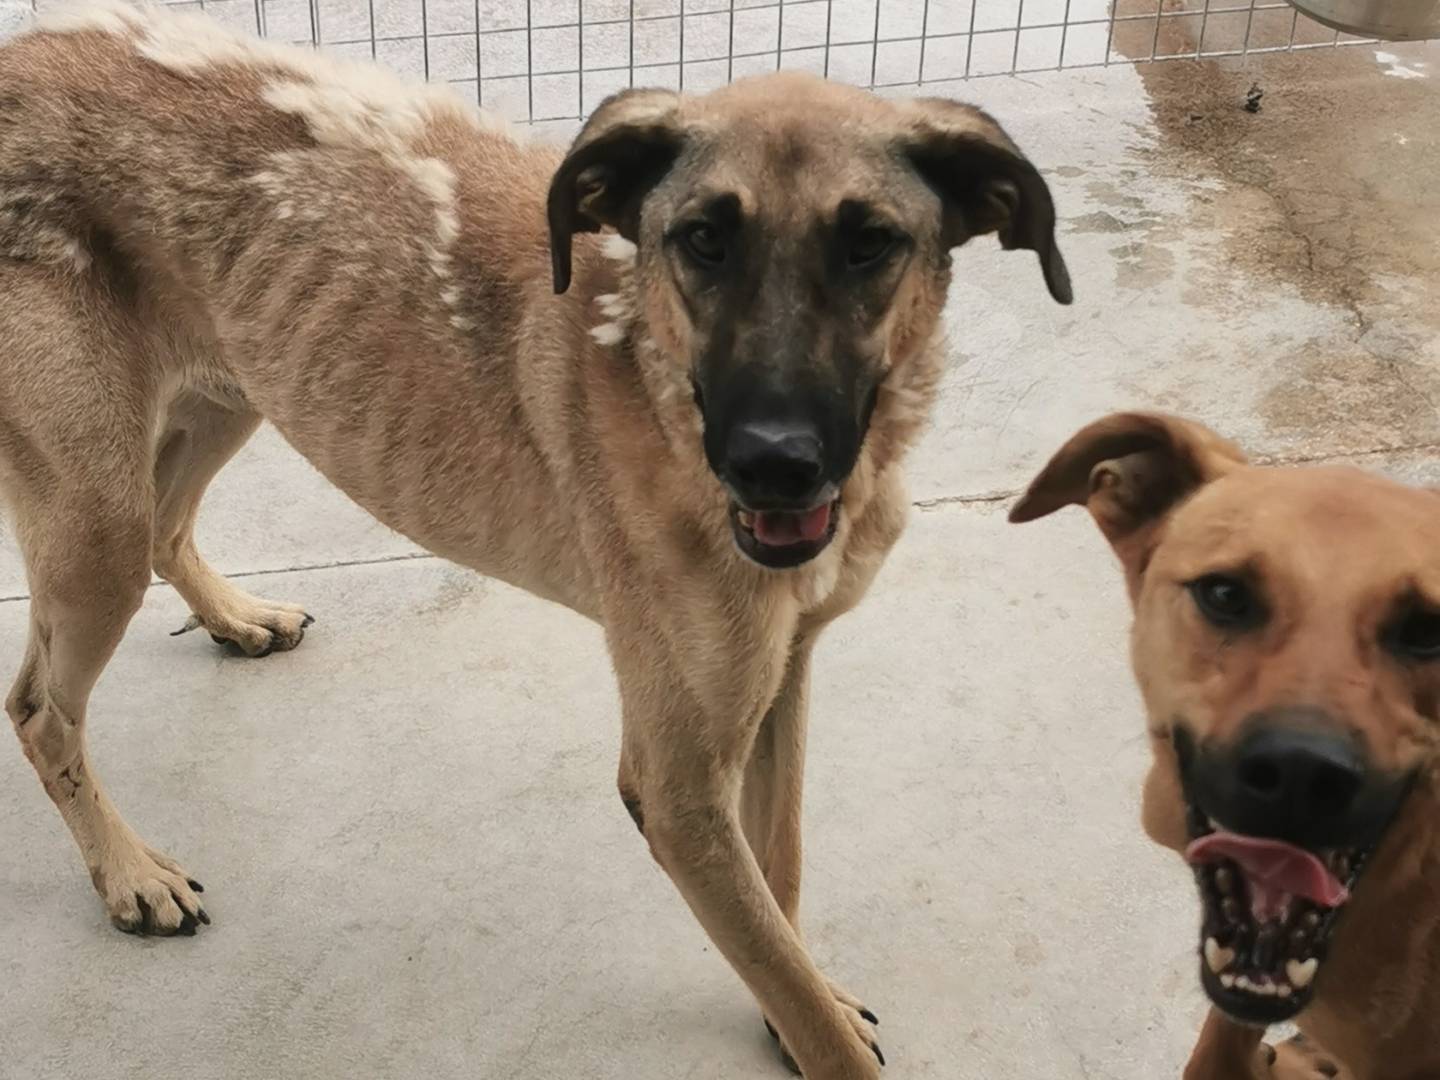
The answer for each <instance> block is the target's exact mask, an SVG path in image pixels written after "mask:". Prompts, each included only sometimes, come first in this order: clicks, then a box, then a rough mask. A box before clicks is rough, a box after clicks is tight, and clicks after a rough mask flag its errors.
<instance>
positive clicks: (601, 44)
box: [31, 0, 1370, 123]
mask: <svg viewBox="0 0 1440 1080" xmlns="http://www.w3.org/2000/svg"><path fill="white" fill-rule="evenodd" d="M31 3H32V6H35V7H37V9H38V10H41V11H43V10H45V7H46V0H31ZM172 4H173V6H175V7H178V8H194V9H201V10H204V11H206V12H207V13H208V14H210V15H211V16H212V17H214V18H217V19H219V20H220V21H221V22H223V23H226V24H228V25H230V26H233V27H236V28H238V29H241V30H246V31H248V32H251V33H257V34H259V35H261V36H263V37H269V38H276V39H282V40H289V41H292V42H296V43H302V44H310V45H316V46H319V47H322V48H324V49H326V50H328V51H332V52H335V53H337V54H340V55H348V56H351V57H369V58H374V59H376V60H379V61H381V62H382V63H384V64H386V65H387V66H389V67H392V68H394V69H396V70H398V71H400V72H402V73H405V74H411V75H416V76H420V77H423V78H426V79H435V80H443V81H446V82H450V83H454V84H456V85H457V87H459V88H460V89H462V90H463V91H465V92H468V93H472V94H474V95H475V98H476V100H477V101H478V102H479V103H480V104H481V105H483V106H485V107H486V108H489V109H492V110H494V111H496V112H498V113H500V114H502V115H505V116H507V117H509V118H510V119H512V120H517V121H521V122H532V123H543V122H547V121H573V120H576V119H579V118H581V117H583V116H585V115H586V114H588V113H589V112H590V110H592V109H593V108H594V107H595V106H596V105H598V104H599V102H600V101H601V100H602V99H603V98H604V97H605V96H606V95H608V94H610V93H612V92H613V91H615V90H618V89H621V88H623V87H626V86H635V85H647V86H669V87H673V88H677V89H686V90H697V91H698V90H706V89H710V88H712V87H715V86H719V85H723V84H724V83H726V82H729V81H730V80H732V79H735V78H738V77H740V76H743V75H750V74H755V73H759V72H764V71H773V70H775V69H777V68H798V69H804V70H809V71H813V72H816V73H818V74H822V75H825V76H826V77H828V78H832V79H838V80H841V81H844V82H850V83H855V84H857V85H860V86H868V87H874V88H877V89H878V88H883V87H900V86H917V85H924V84H926V83H934V82H945V81H950V80H957V79H971V78H979V77H983V76H992V75H1014V74H1020V73H1025V72H1040V71H1053V70H1057V69H1064V68H1086V67H1100V66H1108V65H1111V64H1122V63H1138V62H1142V61H1150V60H1167V59H1181V58H1189V59H1206V58H1211V57H1225V56H1245V55H1248V54H1251V53H1268V52H1277V51H1291V50H1297V49H1316V48H1333V47H1337V46H1340V45H1352V44H1363V43H1365V42H1366V41H1368V40H1370V39H1365V38H1357V37H1354V36H1352V35H1349V34H1341V33H1336V32H1335V31H1333V30H1328V29H1326V28H1324V27H1322V26H1320V25H1319V24H1318V23H1315V22H1312V21H1311V20H1309V19H1307V18H1305V17H1304V16H1301V15H1299V14H1298V13H1297V12H1296V11H1295V10H1294V9H1293V8H1292V7H1290V6H1289V4H1287V3H1284V2H1283V0H182V2H174V0H172Z"/></svg>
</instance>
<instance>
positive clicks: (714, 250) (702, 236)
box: [682, 222, 725, 267]
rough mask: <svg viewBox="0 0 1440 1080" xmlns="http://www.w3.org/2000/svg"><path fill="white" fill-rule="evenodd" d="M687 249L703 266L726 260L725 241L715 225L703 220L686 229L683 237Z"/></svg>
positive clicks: (716, 264) (718, 263)
mask: <svg viewBox="0 0 1440 1080" xmlns="http://www.w3.org/2000/svg"><path fill="white" fill-rule="evenodd" d="M682 239H683V242H684V245H685V250H686V251H687V252H688V253H689V254H690V257H691V258H692V259H694V260H695V261H696V262H697V263H699V264H700V265H701V266H707V267H713V266H719V265H720V264H721V263H723V262H724V261H725V241H724V240H723V239H721V237H720V231H719V230H718V229H716V228H715V226H713V225H707V224H705V223H704V222H701V223H700V224H698V225H692V226H690V228H688V229H686V230H685V233H684V235H683V237H682Z"/></svg>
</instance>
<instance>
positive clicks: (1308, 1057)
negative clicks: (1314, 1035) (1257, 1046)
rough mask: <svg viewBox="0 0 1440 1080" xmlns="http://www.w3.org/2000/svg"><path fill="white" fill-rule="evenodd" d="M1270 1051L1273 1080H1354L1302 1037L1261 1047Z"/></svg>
mask: <svg viewBox="0 0 1440 1080" xmlns="http://www.w3.org/2000/svg"><path fill="white" fill-rule="evenodd" d="M1266 1050H1269V1051H1270V1061H1271V1063H1270V1071H1269V1073H1268V1074H1262V1075H1268V1076H1269V1077H1271V1078H1272V1080H1354V1077H1353V1075H1352V1074H1351V1073H1350V1072H1349V1071H1348V1070H1347V1069H1345V1068H1344V1067H1342V1066H1341V1064H1340V1063H1339V1062H1338V1061H1336V1060H1335V1059H1334V1058H1333V1057H1331V1056H1330V1055H1329V1054H1327V1053H1326V1052H1325V1051H1324V1050H1322V1049H1321V1048H1320V1047H1319V1046H1317V1045H1316V1044H1315V1043H1314V1042H1312V1041H1311V1040H1310V1039H1307V1038H1306V1037H1305V1036H1304V1035H1296V1036H1295V1037H1294V1038H1293V1039H1289V1040H1287V1041H1285V1042H1283V1043H1281V1044H1280V1045H1279V1046H1273V1047H1261V1052H1262V1053H1263V1052H1264V1051H1266Z"/></svg>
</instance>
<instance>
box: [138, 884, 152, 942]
mask: <svg viewBox="0 0 1440 1080" xmlns="http://www.w3.org/2000/svg"><path fill="white" fill-rule="evenodd" d="M135 903H136V905H137V906H138V907H139V908H140V922H139V923H138V924H137V926H136V928H135V933H137V934H148V933H150V932H151V931H153V930H154V929H155V914H154V912H152V911H151V910H150V905H149V904H147V903H146V902H145V898H144V897H143V896H141V895H140V894H139V893H136V894H135Z"/></svg>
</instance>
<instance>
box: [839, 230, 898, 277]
mask: <svg viewBox="0 0 1440 1080" xmlns="http://www.w3.org/2000/svg"><path fill="white" fill-rule="evenodd" d="M894 246H895V234H894V233H892V232H891V231H890V230H889V229H882V228H879V227H878V226H871V227H869V228H865V229H861V230H860V232H859V233H857V234H856V236H855V240H854V242H853V243H852V244H851V245H850V254H849V261H850V267H851V269H857V270H858V269H860V268H862V267H866V266H872V265H874V264H875V263H878V262H879V261H880V260H881V259H883V258H884V257H885V256H886V255H888V254H890V250H891V249H892V248H893V247H894Z"/></svg>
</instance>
